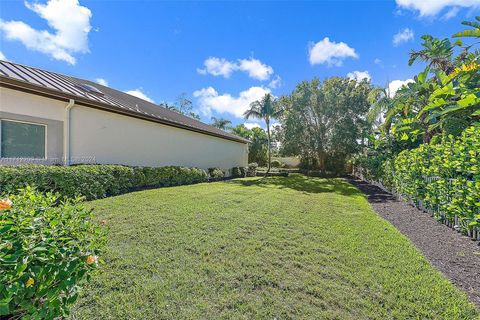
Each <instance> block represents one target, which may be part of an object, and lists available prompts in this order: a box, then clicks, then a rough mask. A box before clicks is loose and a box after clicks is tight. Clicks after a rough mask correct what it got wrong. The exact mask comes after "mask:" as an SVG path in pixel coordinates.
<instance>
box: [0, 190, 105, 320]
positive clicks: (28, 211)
mask: <svg viewBox="0 0 480 320" xmlns="http://www.w3.org/2000/svg"><path fill="white" fill-rule="evenodd" d="M59 197H60V196H59V195H58V196H57V195H53V194H51V193H47V194H41V193H38V192H36V191H35V190H33V189H31V188H29V187H28V188H26V189H24V190H21V191H19V192H18V191H17V194H16V195H12V196H10V197H9V198H4V199H1V200H0V216H1V219H0V270H1V272H0V318H2V319H3V316H6V319H10V318H12V319H20V318H21V319H60V318H62V319H63V318H64V317H65V316H66V315H68V313H69V307H70V306H71V305H72V304H73V303H75V301H76V299H77V297H78V293H79V285H81V284H82V282H84V281H86V280H88V279H89V277H90V274H91V273H92V271H93V270H95V269H96V267H97V263H98V262H99V255H100V254H101V249H102V247H103V246H104V243H105V233H104V231H103V230H102V229H101V228H100V226H99V225H98V224H96V223H94V222H93V221H92V213H91V210H88V209H87V208H86V207H85V205H84V204H83V203H81V202H80V200H81V199H79V198H76V199H60V198H59Z"/></svg>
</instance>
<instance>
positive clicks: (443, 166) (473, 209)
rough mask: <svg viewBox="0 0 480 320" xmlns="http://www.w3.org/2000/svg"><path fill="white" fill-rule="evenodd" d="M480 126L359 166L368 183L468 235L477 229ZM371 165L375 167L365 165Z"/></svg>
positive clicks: (479, 220)
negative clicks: (422, 207) (375, 182)
mask: <svg viewBox="0 0 480 320" xmlns="http://www.w3.org/2000/svg"><path fill="white" fill-rule="evenodd" d="M479 161H480V126H477V127H470V128H467V129H466V130H465V131H464V132H463V133H462V135H461V136H460V137H458V138H457V139H454V138H453V137H452V136H450V137H448V138H447V139H445V141H443V143H441V144H423V145H420V147H418V148H416V149H412V150H404V151H402V152H401V153H400V154H398V155H397V156H396V157H395V158H394V159H393V160H385V159H383V161H375V160H368V158H367V159H363V160H362V161H361V162H360V163H359V165H360V166H361V167H363V169H364V170H363V171H362V173H364V175H365V177H366V178H367V179H370V180H380V181H382V184H383V185H384V186H386V187H387V188H389V189H391V190H394V191H395V192H397V193H400V194H402V195H404V196H406V197H407V198H408V199H409V200H412V201H415V202H418V201H422V202H423V204H424V205H425V206H426V207H427V208H429V209H431V210H432V211H433V212H434V213H435V215H436V217H437V218H438V219H448V220H449V221H452V220H453V218H454V217H455V216H457V217H458V224H457V228H459V229H461V230H463V231H465V232H467V233H468V232H470V231H472V229H473V228H474V227H480V170H479V163H478V162H479ZM370 164H375V165H376V167H373V166H369V165H370Z"/></svg>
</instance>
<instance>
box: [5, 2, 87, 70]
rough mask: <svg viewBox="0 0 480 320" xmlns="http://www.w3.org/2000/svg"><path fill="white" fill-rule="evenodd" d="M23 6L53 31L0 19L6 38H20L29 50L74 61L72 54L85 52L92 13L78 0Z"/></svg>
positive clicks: (68, 61) (15, 39)
mask: <svg viewBox="0 0 480 320" xmlns="http://www.w3.org/2000/svg"><path fill="white" fill-rule="evenodd" d="M25 6H26V7H27V8H28V9H30V10H32V11H33V12H35V13H36V14H37V15H39V16H40V17H41V18H42V19H44V20H46V21H47V23H48V25H49V27H50V28H52V29H53V30H54V32H53V33H52V32H51V31H48V30H37V29H34V28H32V27H31V26H30V25H28V24H26V23H25V22H23V21H17V20H11V21H3V20H0V30H2V31H3V34H4V36H5V38H6V39H7V40H12V41H20V42H21V43H22V44H23V45H24V46H25V47H27V48H28V49H29V50H33V51H38V52H42V53H44V54H47V55H49V56H51V57H52V58H54V59H57V60H62V61H66V62H67V63H69V64H75V62H76V59H75V57H74V54H76V53H87V52H89V49H88V34H89V32H90V30H91V29H92V27H91V25H90V18H91V17H92V12H91V11H90V9H88V8H87V7H83V6H81V5H80V4H79V3H78V0H49V1H48V2H47V3H46V4H41V3H29V2H25Z"/></svg>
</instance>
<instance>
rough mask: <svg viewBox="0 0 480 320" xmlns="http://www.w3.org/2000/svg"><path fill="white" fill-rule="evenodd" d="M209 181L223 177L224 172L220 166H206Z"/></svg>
mask: <svg viewBox="0 0 480 320" xmlns="http://www.w3.org/2000/svg"><path fill="white" fill-rule="evenodd" d="M208 176H209V178H210V181H220V180H223V179H224V178H225V172H223V170H222V169H220V168H208Z"/></svg>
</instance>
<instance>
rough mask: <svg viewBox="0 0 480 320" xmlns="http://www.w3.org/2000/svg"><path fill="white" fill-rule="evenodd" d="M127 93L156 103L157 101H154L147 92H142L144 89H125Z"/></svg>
mask: <svg viewBox="0 0 480 320" xmlns="http://www.w3.org/2000/svg"><path fill="white" fill-rule="evenodd" d="M125 93H128V94H129V95H132V96H134V97H137V98H140V99H143V100H146V101H148V102H151V103H155V101H153V99H152V98H150V97H149V96H147V95H146V94H145V93H143V92H142V89H135V90H129V91H125Z"/></svg>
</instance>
